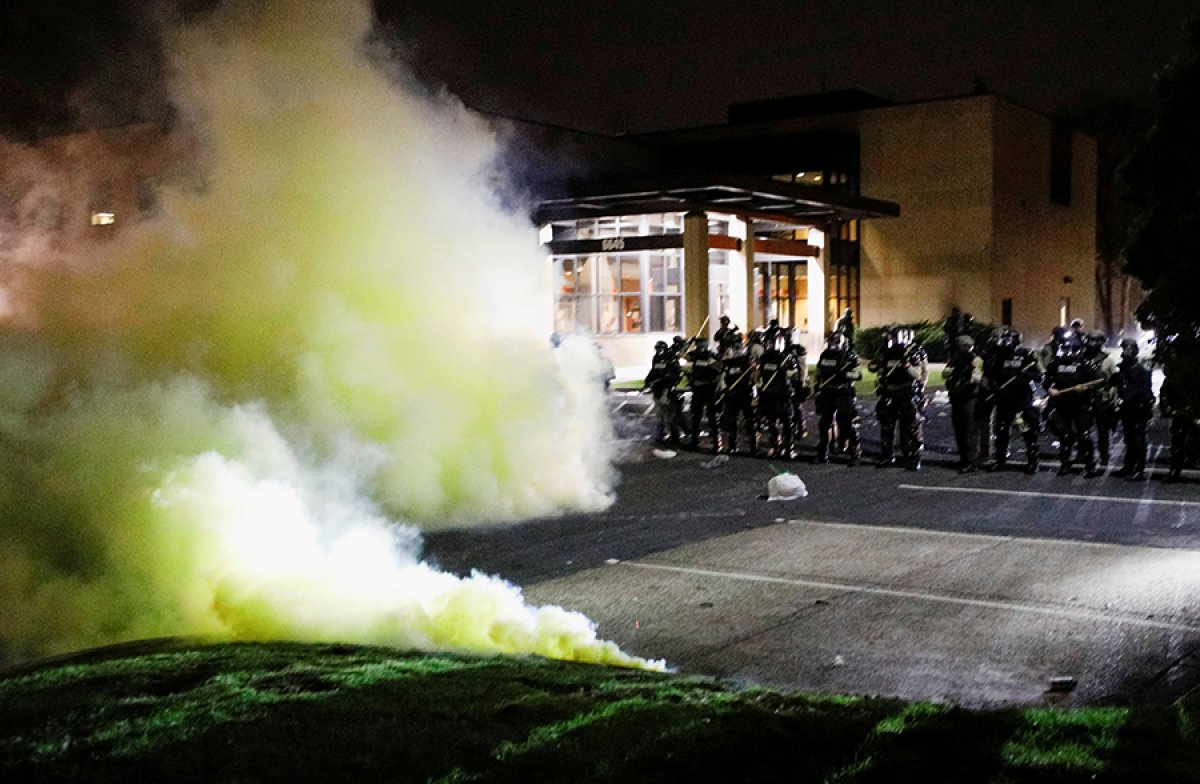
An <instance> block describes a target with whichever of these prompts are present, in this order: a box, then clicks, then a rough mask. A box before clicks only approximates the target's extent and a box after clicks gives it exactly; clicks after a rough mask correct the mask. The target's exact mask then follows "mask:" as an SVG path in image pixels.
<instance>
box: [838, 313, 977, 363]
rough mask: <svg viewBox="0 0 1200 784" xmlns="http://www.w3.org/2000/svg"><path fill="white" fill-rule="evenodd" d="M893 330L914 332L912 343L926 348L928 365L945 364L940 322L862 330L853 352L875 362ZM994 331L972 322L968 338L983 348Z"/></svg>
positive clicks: (944, 345)
mask: <svg viewBox="0 0 1200 784" xmlns="http://www.w3.org/2000/svg"><path fill="white" fill-rule="evenodd" d="M895 327H908V328H909V329H911V330H912V331H913V341H914V342H916V343H919V344H920V345H922V346H924V347H925V353H927V354H928V355H929V361H930V362H931V363H933V364H942V363H944V362H945V361H946V359H947V356H946V351H947V346H946V332H945V330H944V329H943V328H942V324H941V322H933V321H915V322H912V323H908V324H884V325H883V326H880V327H865V328H863V329H860V330H859V331H858V334H856V335H855V336H854V350H855V352H856V353H857V354H858V356H859V357H861V358H862V359H868V360H870V359H875V358H877V357H879V356H880V355H881V354H882V353H883V348H884V346H886V345H887V336H888V332H889V331H890V330H892V329H894V328H895ZM995 328H996V327H995V325H994V324H983V323H980V322H975V323H973V324H972V325H971V336H972V337H974V338H975V345H977V346H979V345H983V342H984V341H986V340H987V338H988V335H990V334H992V330H994V329H995Z"/></svg>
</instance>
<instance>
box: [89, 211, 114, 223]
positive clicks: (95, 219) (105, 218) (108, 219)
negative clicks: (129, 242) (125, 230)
mask: <svg viewBox="0 0 1200 784" xmlns="http://www.w3.org/2000/svg"><path fill="white" fill-rule="evenodd" d="M116 222H117V214H116V213H115V212H93V213H92V225H93V226H111V225H113V224H114V223H116Z"/></svg>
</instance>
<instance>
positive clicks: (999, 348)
mask: <svg viewBox="0 0 1200 784" xmlns="http://www.w3.org/2000/svg"><path fill="white" fill-rule="evenodd" d="M994 334H995V343H994V349H993V350H992V352H991V354H990V355H989V356H988V358H987V359H986V360H985V361H984V365H983V373H984V377H985V378H986V379H987V385H986V386H987V390H988V391H987V392H986V395H987V396H988V398H989V404H990V405H994V406H995V423H994V425H993V430H992V435H993V436H994V437H995V441H996V443H995V445H994V446H995V451H996V459H995V461H994V462H993V463H991V464H990V465H989V468H991V469H994V470H1003V469H1004V468H1005V467H1007V465H1008V442H1009V439H1010V438H1012V429H1013V425H1018V427H1019V429H1020V431H1021V436H1022V438H1023V439H1024V440H1025V473H1027V474H1032V473H1034V472H1036V471H1037V469H1038V460H1039V455H1038V431H1039V429H1040V424H1041V420H1040V417H1039V415H1038V410H1037V408H1036V407H1035V406H1034V405H1033V392H1034V385H1035V384H1038V383H1040V382H1041V380H1042V373H1041V369H1040V367H1039V362H1038V357H1037V356H1036V355H1035V354H1034V353H1033V352H1032V351H1030V350H1029V349H1027V348H1025V347H1024V346H1022V345H1021V333H1020V332H1018V331H1017V330H1015V329H1013V328H1012V327H999V328H997V329H996V330H995V333H994Z"/></svg>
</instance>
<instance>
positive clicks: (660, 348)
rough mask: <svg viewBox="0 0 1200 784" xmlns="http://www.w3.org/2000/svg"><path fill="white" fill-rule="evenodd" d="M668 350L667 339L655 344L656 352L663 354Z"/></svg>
mask: <svg viewBox="0 0 1200 784" xmlns="http://www.w3.org/2000/svg"><path fill="white" fill-rule="evenodd" d="M666 350H667V341H665V340H660V341H658V342H657V343H655V344H654V353H655V354H661V353H663V352H664V351H666Z"/></svg>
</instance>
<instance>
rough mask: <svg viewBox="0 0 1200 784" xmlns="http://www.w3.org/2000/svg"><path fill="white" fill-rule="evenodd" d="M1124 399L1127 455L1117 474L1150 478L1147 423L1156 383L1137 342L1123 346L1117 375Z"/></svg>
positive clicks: (1119, 392)
mask: <svg viewBox="0 0 1200 784" xmlns="http://www.w3.org/2000/svg"><path fill="white" fill-rule="evenodd" d="M1113 384H1114V386H1115V387H1116V390H1117V399H1118V400H1119V401H1120V403H1119V408H1118V411H1119V413H1120V417H1121V432H1122V433H1124V435H1125V459H1124V460H1123V462H1122V464H1121V470H1120V471H1117V476H1127V477H1129V478H1131V479H1145V478H1146V426H1147V425H1148V424H1149V422H1150V419H1151V418H1152V417H1153V416H1154V387H1153V383H1152V379H1151V375H1150V368H1148V367H1146V366H1145V365H1144V364H1142V363H1141V362H1139V361H1138V358H1137V344H1136V343H1134V344H1133V345H1132V350H1130V348H1127V347H1126V345H1125V344H1123V345H1122V347H1121V363H1120V364H1119V365H1117V372H1116V374H1115V375H1114V376H1113Z"/></svg>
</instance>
